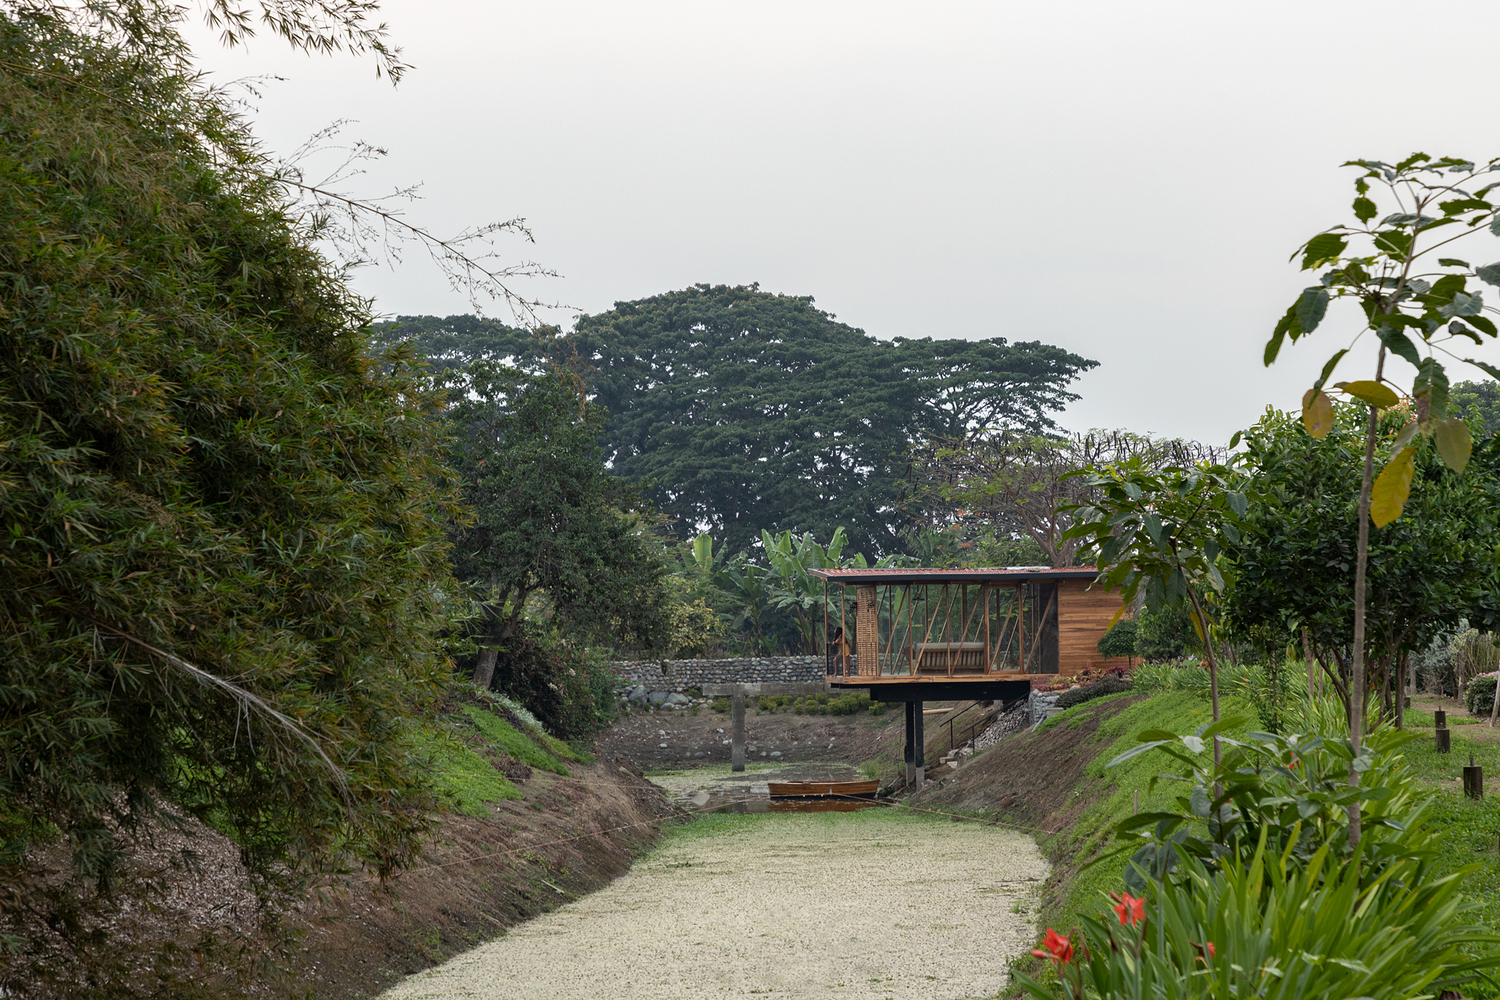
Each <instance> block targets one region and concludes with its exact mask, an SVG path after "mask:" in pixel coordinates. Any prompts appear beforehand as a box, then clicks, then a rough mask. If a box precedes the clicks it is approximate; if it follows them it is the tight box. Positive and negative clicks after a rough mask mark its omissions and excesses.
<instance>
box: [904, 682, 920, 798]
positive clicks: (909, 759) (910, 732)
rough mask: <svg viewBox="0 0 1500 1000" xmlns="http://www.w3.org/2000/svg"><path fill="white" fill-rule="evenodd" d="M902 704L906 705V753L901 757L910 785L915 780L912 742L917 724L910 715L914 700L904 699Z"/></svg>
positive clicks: (915, 768) (914, 756) (913, 746)
mask: <svg viewBox="0 0 1500 1000" xmlns="http://www.w3.org/2000/svg"><path fill="white" fill-rule="evenodd" d="M902 704H903V705H905V706H906V754H905V756H904V758H903V759H904V760H905V761H906V783H907V784H908V785H910V784H913V783H914V782H915V781H916V780H917V756H916V750H915V743H914V742H913V741H914V740H915V738H916V733H917V724H916V723H915V722H913V721H912V716H911V710H912V708H913V707H914V706H915V705H916V702H912V701H905V702H902Z"/></svg>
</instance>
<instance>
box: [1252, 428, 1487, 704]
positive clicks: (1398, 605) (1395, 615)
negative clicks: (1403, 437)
mask: <svg viewBox="0 0 1500 1000" xmlns="http://www.w3.org/2000/svg"><path fill="white" fill-rule="evenodd" d="M1404 420H1405V418H1404V416H1403V415H1401V414H1400V413H1388V414H1387V415H1385V416H1383V417H1382V418H1381V419H1380V421H1379V422H1378V425H1377V454H1379V453H1381V452H1383V451H1384V449H1386V448H1387V447H1391V446H1394V444H1395V443H1397V442H1399V436H1400V433H1401V429H1402V427H1403V426H1404V423H1403V421H1404ZM1364 422H1365V421H1364V418H1363V415H1362V414H1360V413H1359V412H1358V411H1357V410H1356V408H1354V407H1350V406H1337V407H1334V409H1333V411H1332V414H1331V416H1330V426H1329V428H1328V429H1327V432H1326V433H1325V434H1324V436H1323V437H1322V439H1321V440H1320V439H1318V438H1315V437H1313V436H1312V435H1309V434H1307V433H1305V432H1304V430H1303V428H1302V426H1301V424H1300V422H1299V421H1298V420H1297V419H1296V418H1295V417H1293V416H1291V415H1288V414H1284V413H1279V412H1277V411H1274V410H1270V411H1268V412H1267V413H1266V415H1265V416H1264V417H1263V418H1262V419H1261V420H1260V422H1259V423H1257V424H1256V425H1255V426H1254V427H1253V428H1251V429H1250V430H1249V431H1247V432H1246V433H1245V435H1244V442H1245V453H1244V455H1245V459H1244V461H1245V475H1246V477H1247V486H1246V489H1247V490H1248V491H1250V492H1251V493H1252V495H1253V496H1254V497H1255V503H1254V504H1253V505H1252V506H1251V509H1250V510H1249V511H1248V513H1247V515H1246V517H1245V518H1244V519H1243V521H1242V522H1241V525H1240V529H1241V541H1240V542H1239V543H1238V544H1237V545H1235V546H1232V547H1231V549H1230V563H1231V565H1232V566H1233V577H1234V586H1233V587H1232V588H1230V590H1229V592H1228V594H1227V597H1226V601H1225V611H1226V619H1227V621H1228V624H1229V626H1230V628H1231V629H1232V630H1235V631H1237V632H1242V633H1256V632H1259V633H1261V634H1263V635H1267V636H1270V637H1272V638H1271V641H1270V642H1269V643H1268V645H1271V646H1273V647H1274V646H1277V645H1280V646H1282V647H1284V646H1285V645H1286V644H1289V643H1292V642H1300V640H1301V635H1302V634H1303V632H1304V630H1305V634H1306V636H1307V638H1308V641H1309V643H1310V645H1311V647H1312V650H1313V654H1314V656H1315V657H1316V658H1317V659H1318V660H1319V662H1320V663H1321V664H1322V666H1323V669H1324V671H1325V673H1326V674H1327V676H1328V677H1329V678H1330V679H1331V680H1332V683H1334V685H1335V687H1336V688H1337V689H1338V690H1339V691H1340V692H1341V693H1342V694H1343V696H1344V697H1345V700H1346V701H1347V699H1348V691H1349V682H1348V678H1347V664H1348V659H1349V653H1348V650H1349V642H1350V636H1351V634H1352V631H1353V618H1354V604H1355V602H1354V595H1353V592H1352V589H1351V588H1350V587H1349V576H1350V574H1351V572H1352V570H1353V568H1354V562H1355V555H1356V548H1357V536H1358V525H1357V516H1358V497H1359V488H1360V486H1359V484H1360V462H1361V450H1362V447H1363V442H1364V437H1365V432H1366V428H1365V427H1364V426H1363V424H1364ZM1412 447H1413V451H1414V454H1415V458H1414V460H1413V482H1412V486H1411V490H1410V494H1409V496H1408V498H1407V500H1406V504H1405V509H1406V511H1407V516H1405V517H1403V518H1401V519H1400V520H1397V521H1394V522H1392V523H1390V524H1387V525H1386V526H1385V527H1383V528H1380V529H1379V530H1378V531H1375V532H1373V533H1371V535H1370V538H1369V541H1368V547H1369V565H1368V571H1367V574H1368V575H1367V581H1366V594H1367V604H1368V613H1369V616H1370V622H1371V625H1370V627H1368V628H1367V629H1366V631H1365V645H1364V661H1365V662H1366V663H1367V664H1368V665H1369V670H1370V678H1371V682H1370V684H1371V689H1372V690H1378V691H1379V692H1380V693H1381V695H1382V698H1381V702H1382V705H1383V708H1384V712H1385V715H1386V717H1387V718H1392V717H1393V708H1394V697H1395V696H1394V690H1395V688H1397V687H1399V686H1400V680H1401V678H1402V677H1403V676H1404V670H1403V668H1404V666H1405V664H1406V662H1407V659H1408V657H1409V656H1410V655H1411V654H1412V653H1413V652H1416V651H1419V650H1421V649H1423V648H1425V647H1426V646H1427V645H1428V644H1429V643H1430V642H1431V640H1432V639H1433V638H1434V637H1435V636H1437V635H1439V634H1443V633H1446V632H1449V631H1451V630H1452V629H1453V628H1455V627H1456V626H1457V624H1458V622H1459V621H1461V620H1471V621H1475V622H1479V623H1483V624H1485V625H1486V626H1488V625H1489V624H1490V623H1491V622H1493V621H1494V619H1495V616H1496V606H1495V592H1496V584H1497V581H1500V558H1497V548H1500V532H1497V529H1496V525H1495V522H1494V519H1493V517H1492V516H1491V511H1493V509H1494V505H1495V503H1496V501H1497V499H1500V448H1497V442H1496V439H1494V438H1489V439H1485V440H1483V441H1481V442H1480V444H1479V445H1478V446H1477V447H1475V448H1474V450H1473V454H1472V457H1471V458H1470V461H1469V463H1468V466H1467V468H1466V469H1465V471H1464V473H1463V474H1462V475H1459V474H1458V473H1455V472H1453V471H1451V470H1450V469H1448V468H1446V466H1445V465H1444V464H1443V462H1442V461H1441V460H1440V458H1439V456H1438V455H1437V452H1436V449H1435V448H1434V447H1433V446H1432V445H1431V443H1429V442H1421V441H1419V442H1418V443H1417V444H1415V445H1414V446H1412Z"/></svg>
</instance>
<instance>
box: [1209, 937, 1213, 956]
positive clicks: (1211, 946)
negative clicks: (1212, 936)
mask: <svg viewBox="0 0 1500 1000" xmlns="http://www.w3.org/2000/svg"><path fill="white" fill-rule="evenodd" d="M1208 957H1209V958H1213V957H1214V943H1213V942H1212V941H1210V942H1208Z"/></svg>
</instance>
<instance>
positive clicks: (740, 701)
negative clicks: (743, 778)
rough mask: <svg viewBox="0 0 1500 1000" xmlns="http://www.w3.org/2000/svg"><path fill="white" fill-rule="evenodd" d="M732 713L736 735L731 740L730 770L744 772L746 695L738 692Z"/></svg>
mask: <svg viewBox="0 0 1500 1000" xmlns="http://www.w3.org/2000/svg"><path fill="white" fill-rule="evenodd" d="M730 713H731V714H732V715H733V717H734V735H733V736H732V737H731V738H730V739H731V741H732V742H731V745H730V747H729V754H730V756H729V761H730V763H729V769H730V770H731V771H743V770H744V769H745V693H744V692H743V691H736V692H735V695H734V702H733V707H732V708H731V709H730Z"/></svg>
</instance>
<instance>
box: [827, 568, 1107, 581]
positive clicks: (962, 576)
mask: <svg viewBox="0 0 1500 1000" xmlns="http://www.w3.org/2000/svg"><path fill="white" fill-rule="evenodd" d="M808 572H809V573H810V574H812V575H813V576H816V577H819V578H821V579H824V580H827V581H828V582H829V583H842V584H852V583H867V584H868V583H981V582H984V581H987V580H996V581H1004V582H1005V583H1025V582H1026V581H1028V580H1059V579H1061V580H1092V579H1093V578H1094V577H1096V576H1098V575H1099V570H1098V569H1097V568H1096V567H1094V566H1065V567H1062V568H1054V567H1051V566H966V567H963V568H961V569H941V568H937V567H925V566H905V567H898V566H887V567H883V568H881V567H874V568H869V569H813V570H808Z"/></svg>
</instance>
